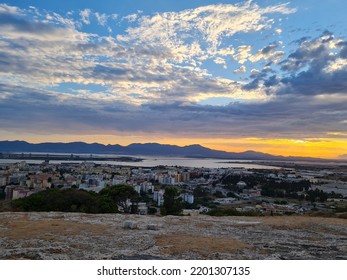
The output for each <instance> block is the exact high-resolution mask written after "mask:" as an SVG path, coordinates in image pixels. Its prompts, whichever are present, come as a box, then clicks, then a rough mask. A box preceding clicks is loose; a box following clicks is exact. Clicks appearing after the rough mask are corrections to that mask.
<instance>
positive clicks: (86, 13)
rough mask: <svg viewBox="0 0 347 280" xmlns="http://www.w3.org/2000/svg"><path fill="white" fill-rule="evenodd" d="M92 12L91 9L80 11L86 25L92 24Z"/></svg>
mask: <svg viewBox="0 0 347 280" xmlns="http://www.w3.org/2000/svg"><path fill="white" fill-rule="evenodd" d="M91 12H92V11H91V10H90V9H84V10H82V11H80V16H81V20H82V22H83V23H84V24H90V14H91Z"/></svg>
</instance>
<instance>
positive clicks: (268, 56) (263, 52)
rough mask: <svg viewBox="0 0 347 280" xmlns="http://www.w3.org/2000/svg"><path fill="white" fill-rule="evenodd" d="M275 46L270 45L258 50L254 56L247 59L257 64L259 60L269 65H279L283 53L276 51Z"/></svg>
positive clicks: (276, 46)
mask: <svg viewBox="0 0 347 280" xmlns="http://www.w3.org/2000/svg"><path fill="white" fill-rule="evenodd" d="M277 48H278V45H277V44H270V45H268V46H266V47H265V48H262V49H260V50H259V51H257V52H256V53H255V54H254V55H252V56H250V57H249V60H250V61H251V62H257V61H259V60H262V59H263V60H267V61H268V62H269V63H270V64H272V63H279V62H280V61H281V60H282V58H283V57H284V55H285V52H284V51H278V50H277Z"/></svg>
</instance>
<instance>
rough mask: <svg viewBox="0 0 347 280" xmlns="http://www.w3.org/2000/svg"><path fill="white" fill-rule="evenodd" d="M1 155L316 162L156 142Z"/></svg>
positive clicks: (3, 144)
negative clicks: (130, 156) (41, 154)
mask: <svg viewBox="0 0 347 280" xmlns="http://www.w3.org/2000/svg"><path fill="white" fill-rule="evenodd" d="M0 152H2V153H35V152H40V153H84V154H89V153H91V154H116V155H132V156H134V155H138V156H141V155H142V156H172V157H190V158H220V159H230V160H233V159H246V160H317V159H314V158H303V157H283V156H275V155H271V154H266V153H260V152H255V151H245V152H241V153H233V152H224V151H218V150H212V149H209V148H205V147H203V146H201V145H189V146H184V147H180V146H176V145H164V144H158V143H146V144H139V143H134V144H130V145H128V146H121V145H118V144H116V145H103V144H98V143H93V144H88V143H84V142H72V143H39V144H32V143H28V142H25V141H0Z"/></svg>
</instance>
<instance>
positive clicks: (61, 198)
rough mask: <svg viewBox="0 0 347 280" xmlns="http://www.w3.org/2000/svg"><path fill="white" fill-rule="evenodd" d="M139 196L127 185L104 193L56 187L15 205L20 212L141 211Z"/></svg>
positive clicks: (118, 186) (109, 188)
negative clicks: (139, 209) (138, 205)
mask: <svg viewBox="0 0 347 280" xmlns="http://www.w3.org/2000/svg"><path fill="white" fill-rule="evenodd" d="M139 198H140V197H139V195H138V194H137V192H136V191H135V190H134V189H133V188H132V187H131V186H127V185H116V186H111V187H107V188H105V189H103V190H102V191H100V193H95V192H89V191H86V190H78V189H75V188H70V189H56V188H54V189H48V190H45V191H41V192H38V193H35V194H32V195H30V196H28V197H25V198H20V199H16V200H14V201H13V202H12V206H13V208H15V209H16V210H20V211H39V212H40V211H61V212H84V213H117V212H119V211H118V207H120V209H121V210H123V211H124V212H125V213H137V204H138V202H139ZM129 201H130V202H131V203H128V202H129Z"/></svg>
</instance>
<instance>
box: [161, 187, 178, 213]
mask: <svg viewBox="0 0 347 280" xmlns="http://www.w3.org/2000/svg"><path fill="white" fill-rule="evenodd" d="M177 195H178V191H177V189H176V188H174V187H166V188H165V193H164V205H163V207H161V208H160V213H161V214H162V215H180V214H181V213H182V210H183V203H182V199H181V198H180V197H179V198H178V197H177Z"/></svg>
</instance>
